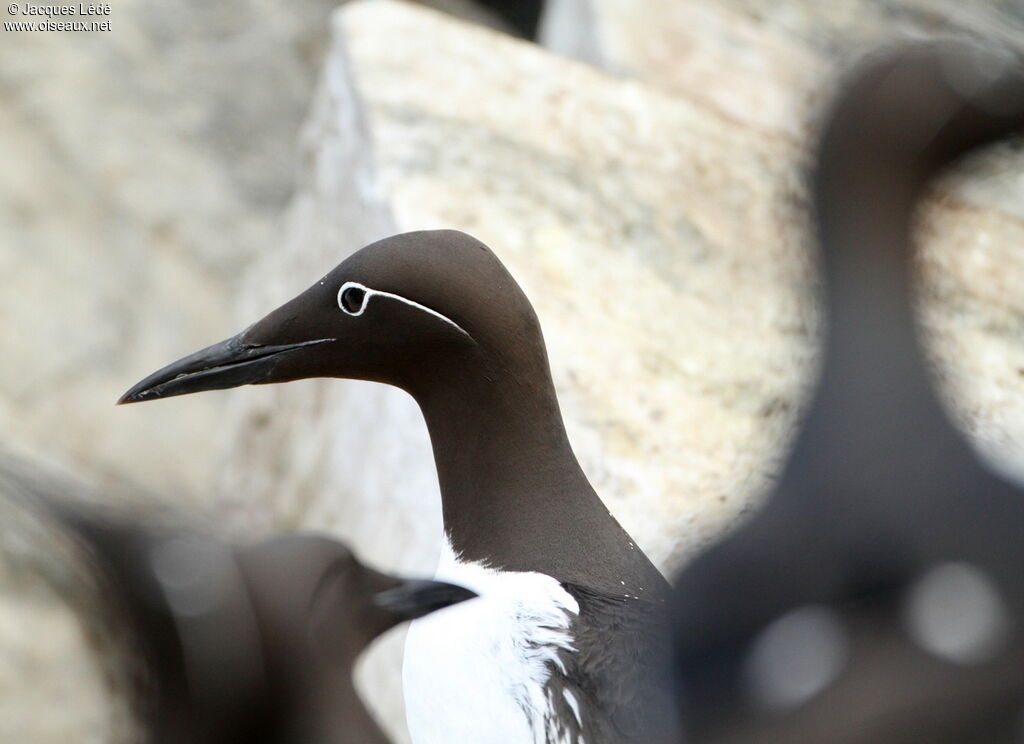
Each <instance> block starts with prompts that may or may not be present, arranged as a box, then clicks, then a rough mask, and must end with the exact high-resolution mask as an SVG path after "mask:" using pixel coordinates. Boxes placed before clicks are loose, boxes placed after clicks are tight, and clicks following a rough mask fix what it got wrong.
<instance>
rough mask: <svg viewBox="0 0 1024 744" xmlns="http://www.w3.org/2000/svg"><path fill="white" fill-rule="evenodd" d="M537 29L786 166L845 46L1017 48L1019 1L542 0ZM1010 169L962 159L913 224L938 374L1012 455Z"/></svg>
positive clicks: (1022, 429) (1014, 262)
mask: <svg viewBox="0 0 1024 744" xmlns="http://www.w3.org/2000/svg"><path fill="white" fill-rule="evenodd" d="M540 37H541V41H542V42H543V43H545V44H546V45H547V46H548V47H549V48H551V49H553V50H555V51H558V52H561V53H564V54H567V55H569V56H574V57H577V58H581V59H585V60H587V61H590V62H592V63H594V64H597V65H598V66H600V67H602V68H603V69H605V70H607V71H610V72H613V73H616V74H620V75H624V76H627V77H632V78H636V79H639V80H642V81H643V82H645V83H646V84H648V85H652V86H654V87H657V88H659V89H661V90H664V91H667V92H670V93H672V94H673V95H675V96H678V97H679V98H681V99H684V100H687V101H691V102H693V103H694V104H696V105H701V106H704V107H706V108H708V109H709V110H713V111H716V112H718V113H720V114H721V115H722V116H724V117H727V118H729V119H731V120H733V121H736V122H737V123H740V124H742V125H744V126H746V127H748V128H750V129H751V130H754V131H758V132H761V133H763V134H764V135H765V136H766V138H767V139H769V140H770V142H769V143H767V144H766V150H765V153H766V154H767V153H771V155H769V156H770V157H772V158H773V159H776V160H784V161H788V162H787V163H786V164H785V170H788V171H789V172H791V173H792V174H794V175H795V174H798V173H800V172H801V171H802V170H803V169H804V167H805V163H806V162H807V158H808V156H809V151H808V147H809V145H810V144H812V143H813V122H814V119H815V116H816V114H817V112H818V111H819V110H820V109H821V107H822V106H824V105H825V103H826V102H827V100H828V96H829V86H830V85H831V83H832V81H833V80H834V76H835V74H836V72H837V70H839V69H840V68H841V67H842V66H844V65H848V64H850V63H851V62H852V61H853V60H854V59H855V58H856V56H857V55H858V54H862V53H863V52H864V50H867V49H871V48H874V47H877V46H878V45H880V44H883V43H886V42H892V41H895V40H898V39H908V38H909V39H921V38H958V39H973V40H978V41H980V42H981V43H982V44H984V45H985V46H986V47H988V48H992V47H993V45H994V44H1002V45H1004V46H1005V47H1007V48H1010V49H1015V50H1018V51H1019V50H1020V49H1021V47H1022V46H1024V14H1022V13H1021V8H1020V5H1019V4H1014V3H1009V2H995V3H993V2H987V1H981V0H977V1H973V2H972V1H968V2H963V1H958V2H954V1H953V0H940V1H939V2H934V1H933V0H905V1H904V2H899V3H892V2H886V1H885V0H841V1H840V2H836V3H815V2H807V1H806V0H784V1H783V2H776V3H772V4H771V5H770V7H769V6H768V5H765V4H763V3H757V2H750V1H749V0H725V1H724V2H716V3H678V2H672V0H639V1H638V2H629V3H623V2H618V1H617V0H551V1H550V2H549V4H548V6H547V9H546V17H545V19H544V22H543V25H542V28H541V32H540ZM788 143H792V145H793V146H790V147H787V146H786V145H787V144H788ZM736 157H740V158H742V157H746V155H745V154H743V153H737V154H736ZM1021 172H1024V156H1022V155H1021V154H1020V152H1019V147H1012V146H1004V147H1000V148H996V149H994V150H993V151H992V152H991V153H989V154H988V155H986V156H984V157H980V158H976V159H975V160H974V161H972V162H971V163H966V164H964V165H963V166H962V167H959V168H958V169H956V170H955V171H954V172H953V173H952V174H950V176H949V177H948V178H946V179H945V180H944V181H943V182H942V183H941V184H940V185H939V186H938V187H937V189H936V192H935V196H934V198H933V199H932V201H931V202H930V203H928V204H926V205H925V206H924V208H923V209H922V218H921V221H920V225H919V233H918V237H919V243H920V245H921V247H922V252H921V253H922V255H921V264H922V269H923V272H922V273H923V277H922V278H923V282H922V288H921V294H922V299H923V317H924V321H925V324H926V326H927V328H928V330H929V331H930V335H931V337H932V339H933V341H934V343H933V346H932V349H931V351H932V353H933V355H934V357H935V359H936V362H937V363H938V374H939V376H940V378H941V381H942V383H944V384H946V385H947V390H948V393H949V396H950V398H951V402H952V405H953V408H954V413H955V415H957V416H958V417H959V419H960V421H961V424H962V425H963V426H964V427H965V429H966V430H967V431H968V432H969V433H970V434H971V435H972V436H973V437H974V438H975V440H976V441H977V443H978V444H979V445H980V446H981V447H982V449H983V450H984V451H985V453H986V454H988V455H990V456H991V457H993V458H995V459H996V460H998V461H1000V462H1001V463H1003V464H1004V465H1006V466H1007V467H1009V468H1011V469H1014V470H1016V469H1020V468H1021V467H1022V464H1024V415H1022V414H1024V396H1022V394H1021V393H1022V392H1024V390H1022V387H1021V369H1024V365H1022V362H1024V352H1022V347H1021V344H1020V342H1019V334H1018V333H1017V331H1016V330H1015V329H1016V328H1018V327H1019V325H1020V320H1021V317H1022V314H1021V313H1022V310H1024V306H1022V304H1021V301H1020V297H1021V291H1020V290H1021V288H1024V265H1022V262H1024V257H1022V255H1021V252H1020V250H1019V247H1018V246H1019V245H1020V231H1021V228H1022V222H1021V220H1022V218H1024V210H1022V208H1021V204H1022V203H1024V201H1022V199H1021V197H1022V195H1024V180H1022V179H1021V176H1020V173H1021ZM796 198H798V199H802V198H803V197H802V195H801V194H799V193H798V194H797V195H796Z"/></svg>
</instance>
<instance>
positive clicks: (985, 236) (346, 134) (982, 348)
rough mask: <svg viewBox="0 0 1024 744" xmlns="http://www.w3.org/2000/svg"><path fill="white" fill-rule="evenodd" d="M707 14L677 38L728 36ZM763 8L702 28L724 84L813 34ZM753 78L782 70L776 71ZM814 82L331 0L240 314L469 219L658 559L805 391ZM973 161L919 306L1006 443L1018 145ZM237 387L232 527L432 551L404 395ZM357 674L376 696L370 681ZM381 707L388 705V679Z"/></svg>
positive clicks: (961, 179) (408, 560) (702, 519)
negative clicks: (291, 165)
mask: <svg viewBox="0 0 1024 744" xmlns="http://www.w3.org/2000/svg"><path fill="white" fill-rule="evenodd" d="M611 5H612V4H609V7H611ZM616 7H619V9H620V10H622V9H623V8H625V7H626V6H625V5H623V4H619V5H618V6H616ZM672 7H673V8H674V7H676V6H675V5H674V4H673V5H672ZM727 7H728V6H727ZM788 7H790V6H788ZM791 7H792V9H793V10H792V12H793V13H794V14H796V15H797V17H798V18H804V17H805V16H806V17H807V18H813V14H812V13H811V11H810V10H808V9H801V8H799V7H797V6H796V5H792V6H791ZM591 10H593V11H596V10H599V7H598V6H596V5H594V6H591ZM662 11H663V12H664V13H665V14H666V16H671V11H670V10H666V9H665V6H662ZM652 12H653V11H652ZM716 12H717V11H712V10H707V11H706V12H705V16H706V17H704V16H700V15H699V14H698V16H697V17H696V20H694V21H693V22H694V24H695V25H694V26H693V28H691V29H690V33H692V34H693V35H694V36H695V37H701V36H702V35H704V36H706V37H708V39H713V38H714V35H715V34H716V33H719V34H734V33H735V29H734V28H733V27H732V26H730V25H729V24H726V23H724V22H723V21H721V19H718V20H716V17H717V16H716V15H715V13H716ZM750 13H751V14H752V13H753V11H750ZM800 13H804V14H805V15H804V16H800ZM783 16H784V14H783V15H782V16H779V17H783ZM701 18H704V20H703V21H702V20H701ZM593 20H594V22H595V23H598V22H599V21H600V15H599V13H595V15H594V18H593ZM698 21H699V22H700V23H703V24H704V25H703V26H700V25H699V24H698ZM647 22H648V23H651V19H650V17H648V18H647ZM765 23H766V24H767V25H768V31H766V32H765V34H763V35H760V34H758V33H757V24H756V22H755V20H754V18H753V16H752V17H751V19H749V23H748V24H747V26H746V27H745V28H747V31H748V32H749V33H747V34H746V35H742V34H741V35H740V36H739V37H736V36H732V35H730V36H729V38H728V39H727V40H724V41H722V42H721V46H722V48H724V49H732V51H731V52H730V54H734V55H735V56H736V59H733V58H732V57H731V56H730V55H724V56H721V55H720V56H719V57H717V58H715V59H716V60H717V61H715V63H714V64H711V62H706V67H705V69H707V70H709V71H710V70H715V74H716V75H718V76H719V79H721V80H723V81H725V82H724V83H723V84H722V85H723V87H727V86H728V81H729V80H730V79H731V77H730V76H737V77H743V75H744V72H743V68H742V61H743V60H745V59H747V58H748V56H755V57H756V55H758V54H761V55H765V56H766V57H772V55H773V54H776V53H777V54H779V55H781V58H782V59H784V60H788V61H787V62H786V64H787V65H788V67H786V68H785V69H787V70H790V72H791V74H792V75H796V74H797V72H796V71H802V70H803V66H804V65H805V64H811V65H813V64H814V60H816V59H819V58H822V57H821V55H826V52H822V51H821V50H814V49H810V48H808V47H807V46H806V45H801V44H799V43H797V42H796V41H794V40H793V39H792V38H789V39H788V40H787V38H788V37H787V38H777V37H776V36H775V35H773V32H772V31H771V29H772V26H771V24H770V23H768V22H767V21H765ZM807 24H808V28H809V29H811V28H812V25H813V24H811V21H807ZM653 25H655V26H657V25H658V24H656V23H654V24H653ZM802 33H804V34H805V35H806V37H807V38H808V39H809V38H812V37H814V32H813V29H812V30H806V29H805V30H804V31H803V32H802ZM837 33H838V32H837ZM795 38H800V37H799V35H797V37H795ZM394 39H402V40H403V41H402V43H401V44H395V43H394ZM588 43H589V48H590V49H591V51H592V52H595V53H596V52H598V51H601V49H602V47H601V46H600V45H599V44H595V43H593V42H588ZM707 43H708V44H709V45H710V46H711V47H712V48H713V47H714V43H713V42H712V41H710V40H709V41H707ZM743 45H746V46H743ZM824 46H825V48H826V51H827V49H828V48H829V45H828V42H827V41H826V42H824ZM734 47H735V48H734ZM764 47H767V49H765V48H764ZM744 49H745V50H746V52H744ZM595 50H596V51H595ZM723 54H724V53H723ZM815 55H819V56H815ZM595 58H599V57H595ZM737 65H738V66H739V68H738V69H737ZM719 67H721V69H718V68H719ZM708 74H709V75H710V72H709V73H708ZM766 74H767V73H766ZM787 74H790V73H787ZM801 74H803V73H802V72H801ZM817 74H818V75H819V77H818V85H819V86H820V85H821V84H822V80H823V77H822V76H821V73H820V70H818V71H817ZM761 82H762V85H760V86H757V87H758V89H759V90H761V89H764V90H767V89H768V88H771V87H772V86H775V87H776V88H777V89H778V90H789V88H790V87H793V86H795V87H797V88H799V85H797V83H796V82H793V81H792V80H789V79H788V78H787V77H786V75H785V74H783V75H782V79H781V80H776V79H775V78H774V77H771V76H770V75H769V79H768V80H765V81H761ZM657 87H660V88H662V91H661V92H658V90H656V89H655V88H657ZM819 91H820V89H819ZM765 95H767V93H765ZM794 95H796V96H798V97H799V95H802V94H794ZM820 98H821V94H820V92H818V93H815V94H814V95H810V96H808V98H807V100H806V101H805V102H804V103H802V104H799V105H798V104H797V103H794V101H796V100H797V99H796V98H787V99H785V100H784V101H782V102H777V103H776V104H769V103H767V102H764V103H760V102H758V101H759V100H760V99H758V98H756V97H755V98H754V99H752V100H753V101H754V103H753V104H751V105H750V106H749V108H750V109H751V110H752V111H753V112H755V113H748V115H746V116H739V115H737V114H736V112H734V111H731V110H730V109H729V106H728V105H726V104H727V103H728V101H726V102H723V101H720V100H718V99H716V98H713V97H712V98H708V97H707V96H706V95H705V96H699V95H696V94H694V95H689V94H686V92H685V91H683V92H682V93H680V91H679V90H676V89H673V88H672V86H670V85H660V84H659V85H658V86H653V87H652V86H645V85H642V84H640V83H638V82H635V81H630V80H623V79H615V78H609V77H607V76H605V75H602V74H600V73H598V72H596V71H594V70H593V69H590V68H588V67H586V66H583V65H579V64H574V63H572V62H568V61H558V60H556V59H554V58H552V57H551V56H549V55H547V54H544V53H543V52H541V51H540V50H538V49H536V48H535V47H532V46H530V45H527V44H522V43H519V42H515V41H513V40H510V39H508V38H505V37H502V36H499V35H496V34H493V33H490V32H488V31H485V30H480V29H473V28H470V27H467V26H465V25H462V24H460V23H457V22H454V21H451V20H448V19H445V18H443V17H441V16H439V15H436V14H432V13H429V12H425V11H420V10H416V9H413V8H412V7H409V6H405V5H398V4H395V3H388V2H378V3H369V2H367V3H357V4H354V5H353V6H351V7H349V8H347V9H346V10H344V11H342V12H341V13H340V14H339V15H338V16H336V19H335V26H334V43H333V45H332V48H331V52H330V55H329V58H328V62H327V65H326V68H325V72H324V78H323V79H322V81H321V85H320V88H319V91H318V93H317V99H316V103H315V105H314V109H313V112H312V114H311V116H310V120H309V122H308V124H307V128H306V131H305V136H304V155H303V158H302V163H303V166H302V174H301V179H302V180H301V185H300V189H299V192H298V194H297V196H296V198H295V200H294V202H293V204H292V207H291V210H290V215H289V219H288V228H287V230H286V239H285V243H284V245H283V247H282V248H281V250H280V251H278V252H276V253H274V254H271V255H268V256H266V257H264V258H263V259H262V260H261V262H260V265H259V266H258V267H256V268H255V269H254V270H253V272H252V273H251V274H250V275H249V281H248V290H247V292H246V293H245V295H244V297H243V301H242V302H241V303H240V306H239V313H238V324H239V326H241V325H243V324H244V323H247V322H250V321H252V320H253V319H255V318H257V317H260V316H261V315H262V314H263V313H265V312H266V311H268V310H269V309H271V308H272V307H274V306H275V305H276V304H278V303H280V302H283V301H284V300H286V299H288V298H289V297H291V296H292V295H293V294H295V293H296V292H297V291H299V290H300V289H303V288H304V287H305V286H307V285H308V284H309V283H310V282H312V281H313V280H315V279H316V278H317V277H319V276H320V275H322V274H323V273H324V271H326V270H327V269H329V268H330V267H332V266H334V265H335V264H336V263H338V262H340V261H341V260H342V259H344V258H345V257H346V256H347V255H349V254H350V253H351V252H352V251H354V250H356V249H357V248H359V247H361V246H362V245H364V244H366V243H368V242H370V241H372V240H374V239H376V238H378V237H382V236H384V235H387V234H390V233H393V232H399V231H406V230H414V229H421V228H435V227H454V228H458V229H462V230H465V231H467V232H469V233H471V234H473V235H475V236H477V237H479V238H480V239H482V240H483V241H484V242H486V243H488V244H489V245H490V246H491V247H492V248H493V249H494V250H495V251H496V252H497V253H498V255H499V256H500V257H501V258H502V260H503V261H505V262H506V264H507V265H508V266H509V268H510V270H511V271H512V273H513V274H514V275H515V276H516V278H517V280H518V281H519V282H520V283H521V284H522V286H523V287H524V289H525V291H526V293H527V294H528V296H529V297H530V298H531V299H532V301H533V303H534V305H535V307H536V309H537V312H538V315H539V316H540V319H541V323H542V325H543V327H544V330H545V335H546V339H547V342H548V346H549V351H550V357H551V361H552V366H553V372H554V376H555V381H556V386H557V387H558V391H559V396H560V400H561V402H562V406H563V412H564V414H565V417H566V420H567V426H568V429H569V434H570V438H571V439H572V441H573V443H574V446H575V447H576V450H577V452H578V454H579V455H580V458H581V461H582V463H583V467H584V469H585V470H586V471H587V473H588V475H589V476H590V477H591V479H592V481H593V482H594V485H595V487H596V488H597V490H598V492H599V493H600V494H601V495H602V496H603V498H604V499H605V501H606V503H607V504H608V506H609V508H610V509H611V510H612V512H613V513H614V514H615V515H616V516H617V517H618V518H619V519H620V521H621V522H622V523H623V524H624V526H625V527H626V528H627V529H628V530H629V531H630V532H631V533H632V534H633V535H634V537H635V538H636V539H637V540H638V542H639V543H640V544H641V546H642V547H643V548H644V549H645V550H646V551H647V552H648V554H649V555H651V556H652V558H654V559H655V561H656V562H658V564H659V565H660V566H661V567H662V568H663V569H665V570H672V569H674V568H675V567H676V566H678V565H680V563H681V562H682V561H683V560H685V558H686V557H687V556H688V555H691V554H692V553H693V552H694V551H695V550H697V549H698V548H699V547H700V546H702V545H704V544H706V543H707V542H708V541H709V540H711V539H713V538H714V537H715V536H716V535H718V534H721V532H722V530H723V529H725V528H726V527H727V526H728V525H729V524H731V523H733V522H734V521H735V519H736V518H737V517H738V516H739V515H740V514H742V512H743V511H744V510H746V509H749V508H751V506H752V505H754V504H756V499H757V494H759V493H760V492H761V490H762V489H763V487H764V485H765V484H766V483H767V481H768V479H769V478H770V477H771V474H772V472H773V468H774V467H775V464H776V463H777V462H778V458H779V456H780V454H781V453H782V451H783V450H784V448H785V446H786V443H787V438H788V436H789V432H790V431H791V427H792V424H793V421H794V419H795V416H796V415H797V413H798V411H799V408H800V406H801V405H802V401H803V399H804V397H805V396H804V394H803V391H804V390H805V389H806V381H807V380H808V379H809V377H810V375H811V373H812V362H813V357H814V346H815V344H814V338H815V336H814V334H815V329H816V326H817V320H816V310H815V306H814V303H813V302H812V298H811V295H810V289H809V288H810V287H811V286H812V285H813V282H812V281H811V277H812V268H813V267H811V266H810V265H809V262H808V260H807V252H806V248H807V242H806V237H805V235H806V233H805V220H806V198H805V193H804V189H803V184H802V178H803V176H802V170H801V168H802V164H804V163H805V162H806V161H807V159H808V151H807V142H806V139H805V137H804V134H803V133H804V132H805V131H806V130H805V128H806V121H805V119H806V112H807V111H808V110H809V108H808V107H809V106H810V105H811V104H812V103H815V102H820V100H819V99H820ZM739 100H742V96H740V97H739ZM773 111H774V113H773ZM756 112H761V113H763V119H762V118H760V117H759V115H756ZM1003 154H1005V153H1003ZM996 162H997V161H996V160H994V159H993V160H990V162H989V163H988V164H986V163H985V162H980V161H979V162H976V163H974V164H972V166H971V167H969V168H966V169H964V170H962V171H961V172H960V175H959V176H956V177H954V178H952V179H951V180H950V181H949V182H947V183H945V184H943V185H942V186H941V187H940V188H939V189H938V190H937V192H936V196H935V198H934V199H933V200H932V202H931V203H930V204H929V205H928V206H927V208H926V209H925V210H924V211H923V218H922V235H923V236H924V238H925V240H926V242H928V243H929V250H928V252H927V253H926V256H925V265H926V268H927V269H928V272H927V273H928V276H929V277H930V281H929V283H928V284H927V291H926V297H927V299H928V301H929V302H928V305H927V307H926V318H927V322H928V324H929V327H930V329H931V330H932V331H933V333H934V335H935V336H936V338H937V340H938V344H937V349H938V351H937V355H938V356H939V357H940V359H942V360H943V366H941V367H940V371H941V372H942V374H943V376H944V377H947V378H951V379H952V380H953V382H954V385H953V390H954V391H955V394H956V396H957V397H958V400H960V409H959V410H960V411H961V413H962V414H963V415H964V417H965V420H966V421H968V425H969V427H970V428H971V430H972V431H974V432H975V433H980V434H981V435H982V439H995V440H1000V439H1007V440H1009V439H1015V440H1016V441H1018V442H1021V441H1024V438H1021V437H1014V435H1015V433H1016V432H1017V429H1019V427H1021V426H1024V424H1022V423H1021V422H1024V416H1017V415H1015V411H1016V408H1017V407H1019V406H1020V405H1021V404H1020V403H1011V402H1010V401H1011V400H1012V399H1013V398H1014V397H1015V398H1016V399H1017V400H1024V396H1021V395H1019V393H1020V392H1021V391H1020V382H1019V378H1020V376H1019V374H1018V372H1017V370H1018V369H1019V368H1024V358H1022V353H1021V351H1020V350H1019V349H1017V348H1015V344H1014V337H1013V334H1012V332H1010V330H1009V329H1011V328H1012V327H1013V325H1014V322H1015V319H1019V318H1020V308H1019V307H1017V301H1016V300H1014V299H1013V298H1014V297H1015V296H1024V295H1020V294H1019V293H1015V292H1013V291H1008V290H1010V287H1012V286H1020V282H1021V281H1022V279H1024V274H1021V273H1019V272H1015V271H1014V269H1015V267H1016V266H1018V265H1019V264H1020V262H1021V260H1022V259H1021V258H1020V257H1016V258H1015V257H1014V256H1013V255H1012V252H1013V246H1014V245H1016V244H1017V241H1016V240H1014V238H1015V237H1016V236H1017V233H1018V232H1019V231H1020V230H1021V228H1022V225H1021V222H1020V219H1019V218H1018V217H1017V216H1016V215H1015V214H1014V213H1013V212H1011V211H1010V210H1009V208H1008V207H1007V205H1008V204H1009V203H1010V202H1011V201H1012V200H1013V199H1014V198H1015V195H1016V193H1018V189H1019V184H1018V183H1017V182H1015V181H1014V179H1011V178H1009V177H1008V176H1007V175H1006V172H1005V171H1003V170H1001V169H1000V168H1006V167H1008V166H1006V165H1005V164H1006V163H1014V165H1013V167H1016V162H1017V161H1015V160H1009V161H1008V160H1005V159H1000V160H998V162H999V163H1003V164H1004V165H1002V166H999V165H996V164H995V163H996ZM1022 268H1024V267H1022ZM953 362H955V364H953ZM233 404H234V405H233V408H232V411H231V420H232V427H233V432H234V433H233V437H232V438H233V440H234V441H235V442H237V443H238V445H237V447H236V449H235V454H234V456H233V457H232V458H231V459H230V460H229V463H228V466H227V467H226V468H225V471H224V478H223V487H222V489H221V494H222V495H221V502H220V503H221V509H222V510H223V511H224V513H226V514H228V515H229V518H230V519H231V521H232V523H233V524H235V525H236V526H237V528H238V529H242V530H245V531H252V530H257V531H258V530H270V529H276V528H281V527H293V526H306V527H310V526H312V527H317V528H327V529H330V530H332V531H335V532H338V533H340V534H342V535H344V536H345V537H346V538H347V539H349V540H351V541H352V542H353V543H354V544H355V545H357V546H358V547H359V548H360V550H361V552H362V553H363V554H364V555H365V556H366V558H367V559H368V560H371V561H373V562H376V563H378V564H380V565H383V566H386V567H388V568H389V569H392V570H406V571H408V570H423V569H424V567H427V566H429V565H430V564H431V562H432V561H433V559H434V556H435V555H436V552H437V548H438V545H439V541H440V526H439V525H440V516H439V504H438V499H437V488H436V484H435V476H434V473H433V466H432V460H431V455H430V451H429V447H428V441H427V437H426V432H425V429H424V426H423V424H422V421H421V419H420V415H419V412H418V411H417V410H416V407H415V405H414V404H413V403H412V401H410V400H409V399H408V398H407V397H405V395H404V394H403V393H400V392H398V391H395V390H390V389H384V388H381V387H377V386H373V385H368V384H365V383H350V382H342V381H334V380H331V381H306V382H302V383H292V384H290V385H285V386H272V387H269V388H267V389H257V390H251V391H247V393H246V394H245V396H244V397H243V396H236V397H235V398H234V399H233ZM1014 454H1016V455H1018V456H1024V452H1016V453H1014V452H1010V455H1011V456H1012V455H1014ZM254 502H255V503H259V504H263V505H270V508H269V509H262V508H261V509H259V510H254V509H251V508H250V507H249V506H248V504H251V503H254ZM384 653H392V654H394V653H397V651H396V650H395V649H393V648H392V649H387V651H386V652H384ZM367 679H368V680H369V684H371V685H372V686H373V687H374V688H375V690H376V692H378V693H379V694H380V695H383V696H385V697H386V695H387V694H388V692H387V690H386V689H384V687H383V686H382V685H385V684H386V679H385V678H384V677H383V676H381V675H379V674H378V673H376V672H373V671H372V670H371V671H370V672H369V673H368V676H367ZM391 681H392V682H393V681H394V680H391ZM392 689H393V688H392ZM393 694H396V693H393ZM381 699H383V698H381V697H378V698H377V700H378V701H379V700H381ZM381 710H382V711H383V712H384V716H385V717H386V718H388V719H395V718H397V716H398V714H397V710H398V708H397V701H394V700H393V701H392V702H387V701H385V703H384V704H383V707H382V708H381Z"/></svg>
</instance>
